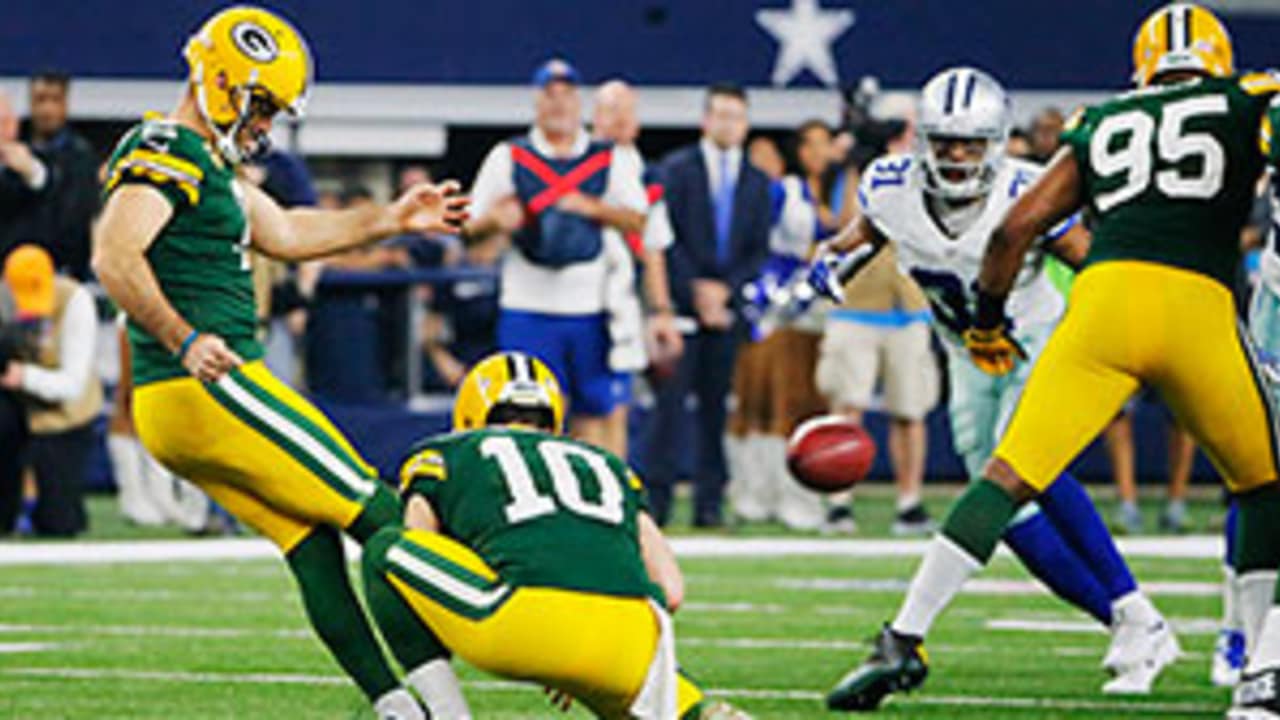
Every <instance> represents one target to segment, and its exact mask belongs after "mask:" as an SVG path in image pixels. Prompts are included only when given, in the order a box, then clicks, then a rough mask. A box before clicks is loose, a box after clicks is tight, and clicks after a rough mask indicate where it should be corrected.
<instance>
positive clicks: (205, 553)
mask: <svg viewBox="0 0 1280 720" xmlns="http://www.w3.org/2000/svg"><path fill="white" fill-rule="evenodd" d="M927 544H928V540H852V539H829V538H796V537H752V538H731V537H680V538H674V539H673V540H672V545H673V546H674V547H675V550H676V554H677V555H679V556H680V557H683V558H732V557H748V558H784V557H842V558H883V557H915V556H918V555H920V554H921V553H922V552H923V551H924V548H925V547H926V546H927ZM1119 545H1120V549H1121V551H1122V552H1123V553H1124V554H1125V555H1126V556H1128V557H1158V558H1217V557H1221V556H1222V538H1221V537H1218V536H1212V535H1189V536H1184V537H1173V538H1163V537H1162V538H1143V537H1137V538H1122V539H1120V540H1119ZM349 547H350V546H349ZM1002 552H1003V551H1002ZM263 558H279V553H278V552H277V550H276V549H275V547H274V546H272V545H271V544H270V543H269V542H267V541H266V540H262V539H257V538H253V539H247V538H232V539H223V538H209V539H201V540H131V541H118V542H103V541H70V542H12V543H11V542H4V543H0V566H4V565H104V564H111V563H147V562H152V563H154V562H202V561H203V562H216V561H222V560H255V559H263Z"/></svg>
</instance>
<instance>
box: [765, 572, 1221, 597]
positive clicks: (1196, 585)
mask: <svg viewBox="0 0 1280 720" xmlns="http://www.w3.org/2000/svg"><path fill="white" fill-rule="evenodd" d="M771 584H772V585H773V586H774V587H779V588H784V589H787V590H813V591H818V592H895V593H897V592H903V591H905V590H906V589H907V585H908V584H909V580H908V579H906V578H897V579H871V580H869V579H860V578H852V577H811V578H804V577H800V578H791V577H783V578H777V579H775V580H773V581H772V582H771ZM1142 589H1143V590H1144V591H1146V592H1147V594H1149V595H1165V596H1174V597H1217V596H1218V595H1220V594H1222V585H1221V583H1216V582H1194V581H1186V580H1175V581H1152V582H1144V583H1142ZM964 592H965V593H968V594H972V595H1043V594H1044V593H1046V592H1048V591H1047V590H1046V589H1045V587H1044V586H1043V585H1041V584H1040V583H1038V582H1036V581H1034V580H1011V579H1010V580H1006V579H998V578H981V577H979V578H974V579H972V580H970V581H968V582H967V583H965V585H964Z"/></svg>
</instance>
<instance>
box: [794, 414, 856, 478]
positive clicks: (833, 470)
mask: <svg viewBox="0 0 1280 720" xmlns="http://www.w3.org/2000/svg"><path fill="white" fill-rule="evenodd" d="M875 459H876V443H875V441H874V440H872V439H871V435H869V434H868V433H867V431H866V430H865V429H864V428H863V427H862V426H861V425H859V424H858V423H856V422H854V421H852V420H850V419H849V418H846V417H842V416H840V415H822V416H819V417H816V418H812V419H810V420H806V421H805V422H803V423H801V424H800V426H799V427H797V428H796V429H795V431H794V432H792V433H791V438H790V439H789V440H788V441H787V467H788V468H790V469H791V474H792V475H793V476H795V478H796V480H798V481H799V482H800V484H801V485H804V486H805V487H807V488H809V489H810V490H816V491H817V492H822V493H834V492H840V491H841V490H847V489H848V488H851V487H853V486H854V485H855V484H856V483H857V482H858V481H860V480H862V478H864V477H866V476H867V473H868V472H870V470H871V463H872V462H874V461H875Z"/></svg>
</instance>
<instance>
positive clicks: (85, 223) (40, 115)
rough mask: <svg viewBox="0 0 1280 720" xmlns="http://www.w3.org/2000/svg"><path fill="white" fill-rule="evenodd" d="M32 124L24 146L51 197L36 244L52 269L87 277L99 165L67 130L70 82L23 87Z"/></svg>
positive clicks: (63, 78) (42, 78)
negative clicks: (44, 174) (46, 174)
mask: <svg viewBox="0 0 1280 720" xmlns="http://www.w3.org/2000/svg"><path fill="white" fill-rule="evenodd" d="M28 90H29V100H30V104H31V120H30V123H28V128H27V131H28V132H27V138H26V140H27V142H28V144H30V146H31V148H32V149H33V150H34V151H35V152H36V154H37V155H39V156H40V157H41V158H43V159H44V161H45V162H46V164H47V166H48V168H49V171H50V175H51V179H52V192H51V193H50V194H49V195H48V197H47V198H46V200H45V202H44V203H43V205H42V212H41V215H42V223H43V225H44V227H43V229H42V230H41V232H40V235H41V238H40V240H41V243H42V244H43V245H44V246H45V247H46V248H47V249H48V250H49V252H50V253H52V254H53V260H54V264H55V266H56V267H57V268H58V269H59V270H61V271H64V272H67V273H70V274H71V275H72V276H73V277H75V278H77V279H80V280H85V279H87V278H88V277H89V254H90V241H89V226H90V223H92V221H93V216H94V213H96V212H97V210H98V162H97V159H96V157H95V155H94V151H93V148H92V147H91V146H90V145H89V141H88V140H85V139H84V138H83V137H82V136H81V135H80V134H79V133H77V132H75V131H74V130H72V129H71V128H70V127H69V126H68V125H67V115H68V100H69V95H70V92H71V78H70V77H68V76H67V75H66V74H65V73H61V72H57V71H45V72H39V73H36V74H35V75H32V76H31V80H30V83H29V85H28Z"/></svg>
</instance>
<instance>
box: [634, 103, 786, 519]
mask: <svg viewBox="0 0 1280 720" xmlns="http://www.w3.org/2000/svg"><path fill="white" fill-rule="evenodd" d="M747 130H748V120H747V96H746V93H745V92H743V90H742V89H741V88H739V87H737V86H732V85H713V86H712V87H710V88H709V89H708V91H707V98H706V104H705V107H704V112H703V118H702V139H701V140H700V141H699V142H698V143H697V144H695V145H690V146H688V147H685V148H682V149H680V150H677V151H675V152H674V153H672V154H671V155H670V156H668V157H667V158H666V159H665V160H664V161H663V164H662V168H661V175H662V177H663V182H664V184H665V186H666V194H665V204H666V212H667V217H666V218H665V220H666V221H667V222H668V224H669V226H670V229H671V230H670V232H671V238H670V243H669V245H667V249H666V260H667V274H668V279H669V284H670V287H671V296H672V300H673V302H674V303H675V308H676V312H677V313H678V315H679V316H681V317H682V318H690V319H692V321H693V322H692V323H690V324H691V325H693V326H694V327H695V328H696V329H695V330H693V331H692V332H691V333H689V334H688V336H687V337H686V338H685V352H684V355H683V356H682V357H681V359H680V361H679V363H678V364H677V366H676V368H675V371H674V372H673V373H672V374H671V375H670V376H669V377H667V378H665V379H663V380H661V381H660V382H659V383H658V385H657V387H656V391H657V407H656V408H655V412H654V414H653V418H652V423H651V430H650V433H649V444H648V448H649V450H648V458H647V462H646V463H645V465H646V472H647V484H648V486H649V493H650V495H649V497H650V502H651V509H652V510H653V515H654V517H655V518H657V519H658V520H659V522H665V521H666V520H667V519H668V516H669V513H670V509H671V489H672V486H673V485H674V484H675V480H676V473H677V470H678V467H677V453H676V452H674V448H677V447H679V446H680V444H681V438H682V437H696V440H695V445H696V462H695V464H694V467H693V473H694V475H693V478H694V487H695V490H694V524H695V525H698V526H702V527H710V526H716V525H719V524H721V516H720V503H721V498H722V496H723V494H724V486H725V483H726V481H727V479H728V477H727V476H728V473H727V471H726V468H725V457H724V445H723V439H724V429H725V398H726V396H727V395H728V393H729V386H730V381H731V379H732V376H733V364H734V356H735V353H736V351H737V346H738V343H739V341H740V339H741V338H742V336H743V334H744V333H743V332H742V330H743V328H742V327H741V325H742V323H741V322H740V321H739V318H738V314H737V306H738V304H739V302H738V298H740V297H741V288H742V286H743V285H744V284H745V283H747V282H748V281H749V280H750V279H751V278H753V277H755V275H756V273H757V272H758V271H759V269H760V266H761V264H762V263H763V262H764V259H765V257H766V256H767V254H768V251H769V227H770V202H769V180H768V178H767V177H765V175H764V173H762V172H760V171H759V170H758V169H756V168H755V167H754V166H752V165H751V164H750V163H748V162H747V158H746V157H745V153H744V152H743V141H745V140H746V137H747ZM651 221H652V220H651ZM690 392H693V393H694V394H695V395H696V396H697V400H698V403H697V407H698V409H697V413H696V416H695V426H696V427H695V428H688V427H687V416H686V415H685V413H684V407H685V399H686V397H687V396H688V394H689V393H690ZM690 431H692V432H690Z"/></svg>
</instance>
